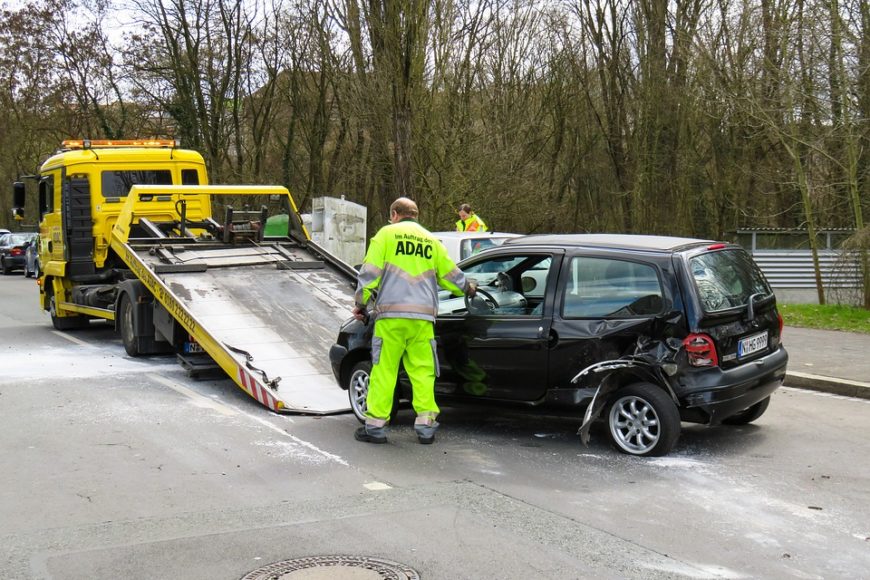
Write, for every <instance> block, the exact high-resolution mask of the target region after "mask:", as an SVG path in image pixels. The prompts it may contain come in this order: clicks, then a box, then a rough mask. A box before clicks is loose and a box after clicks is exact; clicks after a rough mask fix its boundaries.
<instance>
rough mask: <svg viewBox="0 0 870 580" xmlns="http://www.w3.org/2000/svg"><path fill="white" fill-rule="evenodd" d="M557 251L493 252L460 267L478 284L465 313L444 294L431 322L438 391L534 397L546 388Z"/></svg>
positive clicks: (462, 303)
mask: <svg viewBox="0 0 870 580" xmlns="http://www.w3.org/2000/svg"><path fill="white" fill-rule="evenodd" d="M558 264H560V256H559V254H558V253H554V252H543V251H537V252H535V251H529V250H525V251H523V250H516V251H500V252H498V253H492V252H490V253H488V256H487V257H486V258H483V259H479V260H472V261H469V262H468V263H466V264H464V265H463V271H464V272H465V274H466V276H467V277H469V278H472V279H474V280H476V281H477V282H478V287H479V292H478V295H477V296H476V297H475V299H473V300H471V301H470V302H471V305H472V311H471V312H469V311H468V310H467V309H466V307H465V301H464V300H463V299H461V298H451V297H445V299H444V300H443V301H442V304H441V309H440V314H439V316H438V319H437V321H436V323H435V332H436V336H437V340H438V354H439V357H438V358H439V365H440V371H441V375H440V378H439V380H438V381H437V390H438V392H440V393H442V394H450V395H455V396H460V397H473V398H486V399H503V400H515V401H536V400H539V399H541V398H542V397H543V396H544V394H545V393H546V390H547V367H548V360H549V351H548V340H549V333H550V314H549V313H550V312H551V311H552V308H551V307H550V306H549V303H548V301H552V292H549V291H548V289H549V288H550V287H552V285H553V284H554V283H555V281H556V274H557V269H558V268H557V266H558Z"/></svg>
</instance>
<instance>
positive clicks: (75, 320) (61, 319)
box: [48, 296, 90, 330]
mask: <svg viewBox="0 0 870 580" xmlns="http://www.w3.org/2000/svg"><path fill="white" fill-rule="evenodd" d="M48 313H49V314H51V325H52V326H54V328H55V329H57V330H76V329H79V328H86V327H87V326H88V324H90V321H89V320H88V319H87V318H85V317H84V316H58V315H57V307H56V306H55V298H54V296H52V297H51V299H50V300H49V302H48Z"/></svg>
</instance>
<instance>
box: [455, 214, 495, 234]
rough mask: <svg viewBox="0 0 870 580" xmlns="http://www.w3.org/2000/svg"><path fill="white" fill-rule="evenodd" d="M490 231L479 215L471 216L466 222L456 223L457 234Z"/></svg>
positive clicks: (459, 221)
mask: <svg viewBox="0 0 870 580" xmlns="http://www.w3.org/2000/svg"><path fill="white" fill-rule="evenodd" d="M488 230H489V228H487V227H486V224H485V223H483V220H482V219H480V217H478V215H477V214H471V216H469V218H468V219H467V220H465V221H462V220H458V221H457V222H456V231H457V232H486V231H488Z"/></svg>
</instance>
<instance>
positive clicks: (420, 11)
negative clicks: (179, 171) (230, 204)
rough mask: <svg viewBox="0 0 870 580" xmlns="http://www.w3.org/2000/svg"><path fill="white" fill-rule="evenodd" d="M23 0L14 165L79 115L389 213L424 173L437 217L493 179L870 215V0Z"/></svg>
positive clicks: (522, 192) (11, 58)
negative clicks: (117, 0) (171, 139)
mask: <svg viewBox="0 0 870 580" xmlns="http://www.w3.org/2000/svg"><path fill="white" fill-rule="evenodd" d="M4 1H5V3H6V4H5V5H4V9H3V12H2V22H0V84H2V92H0V100H2V101H0V151H2V155H0V176H2V180H3V181H4V182H5V183H7V184H8V183H10V182H11V181H13V180H14V179H15V178H16V177H17V176H18V175H20V174H25V173H32V172H33V171H34V170H35V169H36V168H37V167H38V164H39V163H40V161H41V160H43V159H44V158H45V157H46V156H47V155H48V154H50V153H51V152H53V151H54V150H55V149H56V148H57V147H58V145H59V143H60V141H61V140H62V139H64V138H74V137H91V138H134V137H156V136H170V137H179V138H180V139H181V140H182V144H183V146H186V147H190V148H194V149H197V150H199V151H201V152H202V153H203V154H204V156H205V157H206V161H207V163H208V166H209V169H210V171H211V179H212V182H216V183H217V182H223V183H278V184H284V185H286V186H288V187H289V188H290V189H291V190H292V191H293V192H294V194H295V196H296V198H297V201H298V202H299V203H300V204H301V205H302V207H303V208H305V207H306V203H307V202H308V201H309V200H310V199H311V198H312V197H316V196H321V195H329V196H340V195H344V196H346V197H347V198H348V199H351V200H354V201H357V202H359V203H362V204H365V205H367V206H368V208H369V211H370V216H371V220H372V221H371V224H370V225H371V226H372V227H375V226H377V225H380V224H382V223H383V221H384V220H385V219H386V217H385V216H386V212H385V209H384V208H386V207H387V206H388V204H389V202H390V201H391V200H392V199H393V198H395V197H396V196H397V195H399V194H407V195H409V196H411V197H413V198H415V199H416V200H418V202H419V203H420V205H421V209H422V211H423V219H422V221H423V222H424V223H425V224H426V225H427V226H429V227H430V228H434V229H444V228H450V227H451V226H452V222H453V221H454V219H455V214H454V211H453V208H454V207H455V205H456V204H457V203H459V202H465V201H467V202H469V203H471V204H472V205H473V206H474V207H475V208H476V209H477V210H478V212H479V213H480V214H481V216H483V217H484V219H486V220H487V221H488V222H490V223H491V225H492V226H493V227H494V228H496V229H499V230H506V231H518V232H590V231H591V232H597V231H618V232H637V233H658V234H674V235H693V236H710V237H714V238H721V237H727V236H728V235H729V232H733V231H734V230H735V229H736V228H738V227H747V226H768V227H808V228H810V230H813V229H817V228H829V227H847V228H855V229H856V230H857V231H858V234H856V235H855V236H854V237H853V240H852V243H855V244H858V245H861V237H862V235H863V236H864V237H865V238H866V237H867V233H866V228H865V224H864V218H863V217H862V214H866V213H867V211H868V208H870V194H868V191H870V163H868V161H870V147H868V144H870V139H868V137H870V124H868V118H870V66H868V63H870V34H868V29H870V4H868V2H867V0H742V1H737V0H690V1H683V0H679V1H674V0H672V1H666V0H588V1H580V2H577V1H569V0H513V1H511V0H428V1H415V0H283V1H282V0H184V1H181V0H163V1H162V2H161V1H159V0H129V1H127V2H123V3H113V2H112V1H111V0H35V1H31V2H27V3H24V2H16V3H14V4H11V3H10V0H4ZM121 5H123V9H120V8H121ZM9 197H10V196H9V195H3V196H0V210H3V213H2V217H0V225H7V226H8V224H9V222H10V212H9V211H8V210H9V205H10V199H9ZM863 245H864V247H866V246H867V243H866V241H865V242H864V243H863Z"/></svg>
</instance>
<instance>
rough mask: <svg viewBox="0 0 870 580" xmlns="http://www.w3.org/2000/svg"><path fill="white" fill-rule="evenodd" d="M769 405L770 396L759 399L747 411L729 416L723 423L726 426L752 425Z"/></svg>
mask: <svg viewBox="0 0 870 580" xmlns="http://www.w3.org/2000/svg"><path fill="white" fill-rule="evenodd" d="M768 405H770V396H769V395H768V396H767V397H765V398H763V399H761V400H760V401H758V402H757V403H755V404H754V405H752V406H751V407H749V408H748V409H744V410H743V411H740V412H739V413H737V414H736V415H731V416H730V417H728V418H727V419H725V420H724V421H722V422H723V423H725V424H726V425H746V424H747V423H752V422H753V421H755V420H756V419H758V418H759V417H761V416H762V415H764V412H765V411H767V406H768Z"/></svg>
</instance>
